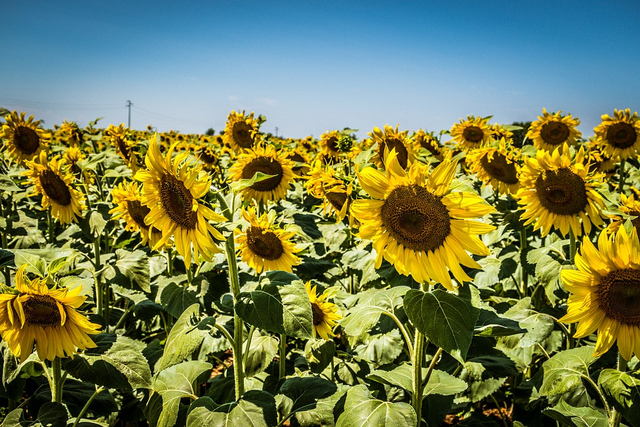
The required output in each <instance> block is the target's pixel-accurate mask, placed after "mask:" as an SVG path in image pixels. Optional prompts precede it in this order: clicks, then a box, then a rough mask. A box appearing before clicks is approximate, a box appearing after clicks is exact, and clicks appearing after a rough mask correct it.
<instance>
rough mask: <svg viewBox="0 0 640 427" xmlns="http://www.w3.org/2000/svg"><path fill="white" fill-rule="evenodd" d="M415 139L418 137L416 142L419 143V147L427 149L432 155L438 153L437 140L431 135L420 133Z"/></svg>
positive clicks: (437, 154)
mask: <svg viewBox="0 0 640 427" xmlns="http://www.w3.org/2000/svg"><path fill="white" fill-rule="evenodd" d="M417 139H418V144H420V147H422V148H424V149H426V150H427V151H429V152H430V153H431V154H432V155H433V156H439V155H440V147H438V142H437V141H436V140H434V139H433V138H432V137H430V136H422V135H420V136H418V138H417Z"/></svg>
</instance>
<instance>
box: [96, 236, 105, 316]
mask: <svg viewBox="0 0 640 427" xmlns="http://www.w3.org/2000/svg"><path fill="white" fill-rule="evenodd" d="M93 255H94V263H93V268H94V270H95V275H94V280H95V282H96V283H95V286H96V291H95V293H96V311H97V314H98V315H100V316H102V317H103V318H104V290H103V289H102V280H101V279H100V274H99V271H100V270H101V269H102V264H101V263H100V236H98V237H96V239H95V240H94V241H93ZM106 320H107V319H106V318H105V321H106ZM107 325H108V323H107Z"/></svg>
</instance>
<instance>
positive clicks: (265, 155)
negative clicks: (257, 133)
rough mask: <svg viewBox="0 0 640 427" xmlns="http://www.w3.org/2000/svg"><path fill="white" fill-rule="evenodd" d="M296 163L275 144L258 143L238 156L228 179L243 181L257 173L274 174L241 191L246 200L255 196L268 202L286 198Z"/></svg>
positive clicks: (257, 199)
mask: <svg viewBox="0 0 640 427" xmlns="http://www.w3.org/2000/svg"><path fill="white" fill-rule="evenodd" d="M293 166H294V164H293V162H292V161H291V160H289V159H288V158H287V157H286V154H285V153H283V152H281V151H276V149H275V147H273V146H272V145H264V144H258V145H256V146H255V147H254V149H253V150H249V151H247V152H246V153H244V154H241V155H240V157H238V160H237V161H236V163H235V164H234V165H233V166H232V167H231V168H230V169H229V179H230V180H232V181H236V182H237V181H240V180H243V179H251V178H253V177H254V175H255V174H256V173H257V172H262V173H263V174H265V175H273V176H272V177H271V178H267V179H264V180H262V181H258V182H255V183H254V184H252V185H251V186H249V187H246V188H244V189H243V190H242V198H243V199H244V200H251V199H254V200H256V201H262V202H267V201H269V200H271V201H276V200H280V199H284V198H285V197H286V195H287V190H288V189H289V187H290V186H291V183H292V182H293Z"/></svg>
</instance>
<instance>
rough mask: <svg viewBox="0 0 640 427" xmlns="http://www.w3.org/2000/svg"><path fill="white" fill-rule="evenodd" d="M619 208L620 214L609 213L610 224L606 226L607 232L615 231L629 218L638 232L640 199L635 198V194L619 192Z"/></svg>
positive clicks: (639, 227) (639, 231)
mask: <svg viewBox="0 0 640 427" xmlns="http://www.w3.org/2000/svg"><path fill="white" fill-rule="evenodd" d="M619 209H620V211H621V212H622V215H610V218H611V224H609V226H608V227H607V232H608V233H616V232H617V231H618V229H619V228H620V227H622V226H623V224H624V223H625V222H626V221H627V220H630V221H631V224H632V225H633V227H634V228H635V229H636V231H637V232H638V233H640V200H636V198H635V194H631V195H630V196H629V197H627V196H626V195H625V194H620V206H619Z"/></svg>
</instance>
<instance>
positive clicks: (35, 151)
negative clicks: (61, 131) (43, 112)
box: [0, 111, 51, 164]
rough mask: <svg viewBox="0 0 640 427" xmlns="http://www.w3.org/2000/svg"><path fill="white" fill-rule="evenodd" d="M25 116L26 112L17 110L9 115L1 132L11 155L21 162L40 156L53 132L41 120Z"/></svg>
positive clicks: (0, 134)
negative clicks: (42, 125) (42, 124)
mask: <svg viewBox="0 0 640 427" xmlns="http://www.w3.org/2000/svg"><path fill="white" fill-rule="evenodd" d="M25 116H26V113H24V112H23V113H20V114H18V112H17V111H13V112H12V113H11V114H9V115H7V116H6V117H5V123H4V124H3V125H2V132H1V133H0V136H2V137H3V138H4V139H5V140H6V141H7V151H8V152H9V155H10V156H11V157H12V158H13V159H14V160H15V161H16V162H18V163H21V164H23V163H24V162H25V161H27V160H31V159H33V158H34V157H37V156H39V155H40V152H41V151H42V150H43V149H44V148H45V147H46V146H47V145H48V144H49V141H50V139H51V134H50V133H49V132H46V131H45V130H44V129H42V128H41V127H40V120H36V121H34V120H33V116H29V118H28V119H25Z"/></svg>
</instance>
